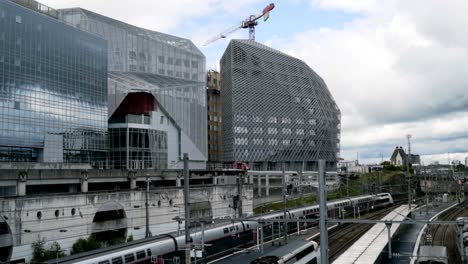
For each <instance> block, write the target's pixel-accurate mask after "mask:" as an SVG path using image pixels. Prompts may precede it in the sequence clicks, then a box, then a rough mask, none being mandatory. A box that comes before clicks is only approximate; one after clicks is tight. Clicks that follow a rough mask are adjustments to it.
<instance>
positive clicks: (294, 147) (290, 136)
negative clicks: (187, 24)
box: [220, 40, 340, 169]
mask: <svg viewBox="0 0 468 264" xmlns="http://www.w3.org/2000/svg"><path fill="white" fill-rule="evenodd" d="M220 64H221V87H222V96H221V98H222V115H223V126H222V137H223V138H222V148H223V160H224V161H225V162H233V161H238V162H249V163H252V165H256V164H255V163H256V162H260V163H262V164H263V165H265V167H271V168H273V169H278V168H279V166H276V165H277V164H276V163H278V162H288V163H292V164H296V163H297V164H299V165H301V164H302V163H303V162H305V163H306V164H307V163H308V162H314V161H317V160H319V159H324V160H326V161H327V162H328V164H330V167H334V166H333V164H332V163H335V162H336V161H337V158H338V152H339V150H340V145H339V142H340V110H339V108H338V106H337V105H336V103H335V101H334V99H333V97H332V95H331V93H330V91H329V90H328V88H327V86H326V84H325V82H324V81H323V80H322V78H321V77H320V76H319V75H317V74H316V73H315V72H314V71H313V70H312V69H311V68H310V67H309V66H307V64H306V63H304V62H303V61H301V60H299V59H296V58H294V57H291V56H288V55H286V54H284V53H281V52H279V51H277V50H274V49H272V48H270V47H267V46H265V45H262V44H259V43H257V42H255V41H251V40H232V41H231V42H230V44H229V46H228V47H227V49H226V51H225V53H224V55H223V57H222V59H221V63H220ZM269 162H272V163H271V164H270V163H269ZM312 164H313V163H312Z"/></svg>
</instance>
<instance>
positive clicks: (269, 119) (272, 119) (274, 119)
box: [268, 116, 278, 123]
mask: <svg viewBox="0 0 468 264" xmlns="http://www.w3.org/2000/svg"><path fill="white" fill-rule="evenodd" d="M277 121H278V120H277V118H276V117H275V116H271V117H269V118H268V123H276V122H277Z"/></svg>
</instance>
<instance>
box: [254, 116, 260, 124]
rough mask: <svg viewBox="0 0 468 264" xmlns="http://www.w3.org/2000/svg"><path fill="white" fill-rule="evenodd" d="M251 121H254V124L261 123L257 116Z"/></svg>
mask: <svg viewBox="0 0 468 264" xmlns="http://www.w3.org/2000/svg"><path fill="white" fill-rule="evenodd" d="M253 121H254V122H255V123H261V122H262V118H261V117H259V116H254V117H253Z"/></svg>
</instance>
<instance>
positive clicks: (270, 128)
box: [268, 127, 278, 135]
mask: <svg viewBox="0 0 468 264" xmlns="http://www.w3.org/2000/svg"><path fill="white" fill-rule="evenodd" d="M268 134H270V135H276V134H278V130H277V129H276V127H269V128H268Z"/></svg>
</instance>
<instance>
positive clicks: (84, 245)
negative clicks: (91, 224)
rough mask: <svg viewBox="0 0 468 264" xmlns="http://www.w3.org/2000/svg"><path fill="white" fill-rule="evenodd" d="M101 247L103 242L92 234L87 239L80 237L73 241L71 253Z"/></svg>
mask: <svg viewBox="0 0 468 264" xmlns="http://www.w3.org/2000/svg"><path fill="white" fill-rule="evenodd" d="M101 247H102V245H101V243H99V242H98V241H97V240H96V238H95V237H94V236H93V235H90V236H89V237H88V238H87V239H84V238H80V239H78V240H77V241H76V242H75V243H73V246H72V250H71V251H70V254H71V255H73V254H78V253H81V252H86V251H90V250H93V249H98V248H101Z"/></svg>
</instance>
